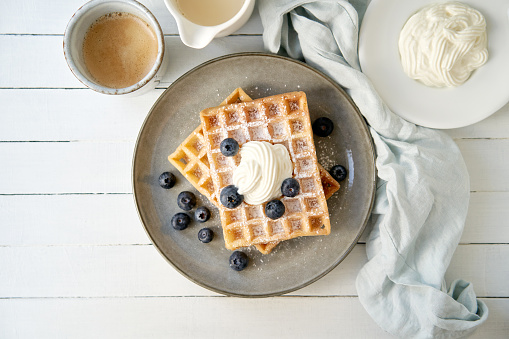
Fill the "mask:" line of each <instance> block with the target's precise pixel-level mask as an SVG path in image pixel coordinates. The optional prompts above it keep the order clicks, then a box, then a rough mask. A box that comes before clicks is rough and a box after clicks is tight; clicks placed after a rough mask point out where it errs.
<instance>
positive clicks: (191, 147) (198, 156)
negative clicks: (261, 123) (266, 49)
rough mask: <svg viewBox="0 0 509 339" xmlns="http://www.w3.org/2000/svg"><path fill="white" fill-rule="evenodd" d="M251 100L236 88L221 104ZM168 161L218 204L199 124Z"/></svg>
mask: <svg viewBox="0 0 509 339" xmlns="http://www.w3.org/2000/svg"><path fill="white" fill-rule="evenodd" d="M242 101H251V98H250V97H249V96H248V95H247V94H246V93H245V92H244V91H243V90H242V88H237V89H236V90H234V91H233V92H232V94H230V95H229V96H228V97H227V98H226V99H225V100H224V101H223V102H222V103H221V105H227V104H232V103H235V102H242ZM168 161H169V162H170V163H171V164H172V165H173V166H175V168H176V169H177V170H178V171H179V172H180V173H182V175H183V176H184V177H185V178H186V179H187V180H188V181H189V182H190V183H191V184H192V185H193V186H194V187H195V188H196V189H197V190H198V192H200V193H201V194H203V195H204V196H206V197H207V198H208V199H209V200H210V202H211V203H213V204H214V205H215V206H219V201H218V200H217V199H216V196H215V195H213V193H214V185H213V183H212V179H211V178H210V165H209V160H208V158H207V150H206V147H205V142H204V137H203V129H202V127H201V124H200V125H199V126H198V127H197V128H196V129H195V130H194V131H193V132H192V133H191V134H190V135H189V136H188V137H187V138H186V139H185V140H184V142H182V143H181V144H180V145H179V147H177V149H176V150H175V152H173V153H172V154H171V155H170V156H169V157H168Z"/></svg>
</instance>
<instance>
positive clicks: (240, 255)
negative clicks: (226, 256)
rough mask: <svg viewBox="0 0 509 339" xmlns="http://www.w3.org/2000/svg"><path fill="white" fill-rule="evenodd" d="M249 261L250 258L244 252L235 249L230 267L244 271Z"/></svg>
mask: <svg viewBox="0 0 509 339" xmlns="http://www.w3.org/2000/svg"><path fill="white" fill-rule="evenodd" d="M248 263H249V258H248V257H247V255H246V253H244V252H241V251H235V252H233V253H232V255H231V256H230V267H231V268H232V269H234V270H235V271H242V270H243V269H244V268H246V267H247V264H248Z"/></svg>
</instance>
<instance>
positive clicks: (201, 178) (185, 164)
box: [168, 88, 339, 254]
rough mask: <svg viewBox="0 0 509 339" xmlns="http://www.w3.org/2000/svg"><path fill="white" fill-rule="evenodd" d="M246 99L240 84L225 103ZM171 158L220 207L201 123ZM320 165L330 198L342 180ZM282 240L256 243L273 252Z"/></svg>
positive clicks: (324, 189)
mask: <svg viewBox="0 0 509 339" xmlns="http://www.w3.org/2000/svg"><path fill="white" fill-rule="evenodd" d="M246 101H251V98H250V97H249V96H248V95H247V94H246V93H245V92H244V91H243V90H242V89H241V88H237V89H236V90H235V91H233V92H232V93H231V94H230V95H229V96H228V97H227V98H226V99H225V100H224V101H223V102H222V103H221V105H229V104H232V103H239V102H246ZM168 160H169V161H170V163H171V164H172V165H173V166H175V168H177V170H178V171H179V172H180V173H181V174H182V175H183V176H184V177H185V178H186V179H187V180H188V181H189V182H190V183H191V184H192V185H193V186H194V187H195V188H196V189H197V190H198V191H199V192H200V193H201V194H203V195H204V196H205V197H207V198H208V199H209V200H210V202H212V203H213V204H214V205H215V206H216V207H218V208H219V207H220V206H219V201H218V200H217V199H216V196H213V193H214V186H213V183H212V178H211V177H210V165H209V161H208V158H207V152H206V149H205V140H204V135H203V129H202V126H201V124H200V125H199V126H198V127H197V128H196V129H195V130H194V131H193V132H192V133H191V134H190V135H189V136H188V137H187V138H186V139H185V140H184V141H183V142H182V144H180V145H179V147H178V148H177V149H176V150H175V152H173V153H172V154H171V155H170V156H169V157H168ZM318 169H319V172H320V180H321V183H322V188H323V191H324V195H325V198H326V199H329V198H330V197H331V196H332V195H333V194H334V193H335V192H336V191H337V190H338V189H339V183H338V182H337V181H336V180H335V179H334V178H332V176H331V175H330V174H329V172H327V171H326V170H325V169H324V168H323V167H322V166H321V165H320V164H318ZM278 243H279V241H271V242H268V243H264V244H256V245H255V247H256V248H257V249H258V251H260V252H261V253H263V254H269V253H270V252H271V251H272V250H273V249H274V247H276V246H277V244H278Z"/></svg>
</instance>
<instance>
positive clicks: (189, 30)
mask: <svg viewBox="0 0 509 339" xmlns="http://www.w3.org/2000/svg"><path fill="white" fill-rule="evenodd" d="M164 3H165V4H166V7H167V8H168V10H169V11H170V13H171V14H172V15H173V17H174V18H175V21H176V22H177V27H178V30H179V34H180V39H181V40H182V42H183V43H184V44H185V45H187V46H189V47H192V48H203V47H205V46H207V45H208V44H209V43H210V42H211V41H212V39H214V38H220V37H224V36H227V35H229V34H231V33H233V32H235V31H236V30H238V29H239V28H240V27H242V26H243V25H244V24H245V23H246V22H247V20H248V19H249V17H250V16H251V14H252V13H253V8H254V5H255V0H244V4H243V5H242V7H241V9H240V10H239V11H238V12H237V14H235V15H234V16H233V17H232V18H231V19H230V20H228V21H226V22H224V23H222V24H220V25H216V26H201V25H197V24H195V23H193V22H191V21H189V20H188V19H187V18H185V17H184V16H183V15H182V13H181V12H180V10H179V8H178V5H177V1H176V0H164Z"/></svg>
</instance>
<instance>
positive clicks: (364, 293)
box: [258, 0, 488, 338]
mask: <svg viewBox="0 0 509 339" xmlns="http://www.w3.org/2000/svg"><path fill="white" fill-rule="evenodd" d="M366 4H367V2H366V1H362V0H357V1H355V5H356V7H357V8H360V9H363V8H365V7H366ZM258 6H259V11H260V16H261V18H262V23H263V27H264V32H263V41H264V44H265V47H266V48H267V49H268V50H269V51H271V52H273V53H279V54H284V55H288V56H290V57H292V58H295V59H299V60H304V61H305V62H306V63H307V64H309V65H311V66H312V67H315V68H316V69H319V70H320V71H322V72H324V73H325V74H327V75H328V76H330V77H331V78H332V79H334V80H335V81H336V82H337V83H338V84H339V85H341V86H342V87H343V88H344V89H345V90H346V91H347V93H348V94H349V95H350V96H351V97H352V99H353V100H354V102H355V103H356V104H357V106H358V107H359V109H360V111H361V113H362V114H363V115H364V117H365V118H366V120H367V121H368V123H369V126H370V132H371V135H372V137H373V140H374V144H375V147H376V153H377V158H376V167H377V170H378V182H377V191H376V199H375V205H374V209H373V212H372V216H371V224H372V225H373V229H372V231H371V233H370V235H369V239H368V241H367V246H366V248H367V256H368V262H367V263H366V264H365V265H364V267H363V268H362V269H361V271H360V272H359V275H358V276H357V281H356V286H357V292H358V294H359V299H360V301H361V303H362V305H363V306H364V308H365V309H366V311H367V312H368V313H369V314H370V315H371V317H372V318H373V319H374V320H375V321H376V322H377V323H378V324H379V325H380V326H381V327H382V328H383V329H384V330H386V331H388V332H390V333H392V334H394V335H397V336H400V337H405V338H408V337H419V338H429V337H438V338H454V337H460V336H463V335H466V334H468V333H469V332H471V331H472V330H473V329H474V328H475V327H476V326H478V325H480V324H482V323H483V322H484V321H485V320H486V318H487V317H488V308H487V307H486V305H485V304H484V303H483V302H482V301H480V300H476V296H475V293H474V291H473V287H472V285H470V284H469V283H467V282H465V281H462V280H457V281H455V282H453V283H452V284H451V287H450V289H449V291H448V292H447V291H446V289H445V283H444V274H445V271H446V269H447V267H448V265H449V262H450V260H451V257H452V255H453V252H454V250H455V248H456V246H457V244H458V242H459V239H460V236H461V233H462V231H463V226H464V222H465V218H466V214H467V208H468V200H469V194H470V193H469V190H470V186H469V177H468V172H467V169H466V166H465V163H464V161H463V158H462V156H461V153H460V151H459V149H458V147H457V146H456V144H455V143H454V142H453V140H452V139H451V138H450V137H449V136H447V135H446V134H445V133H443V132H440V131H437V130H433V129H428V128H424V127H420V126H416V125H414V124H412V123H409V122H407V121H405V120H403V119H401V118H400V117H398V116H396V115H395V114H393V113H392V112H391V111H390V110H389V109H388V108H387V106H386V105H385V104H384V103H383V102H382V100H381V99H380V97H379V96H378V95H377V93H376V91H375V90H374V88H373V86H372V85H371V83H370V82H369V80H368V79H367V78H366V76H365V75H364V74H363V73H362V72H361V71H360V66H359V61H358V55H357V42H358V34H359V22H358V21H359V20H358V13H357V11H356V8H355V7H354V6H353V5H352V4H351V3H349V2H347V1H342V0H321V1H318V0H315V1H313V0H300V1H299V0H286V1H285V0H259V1H258Z"/></svg>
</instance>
